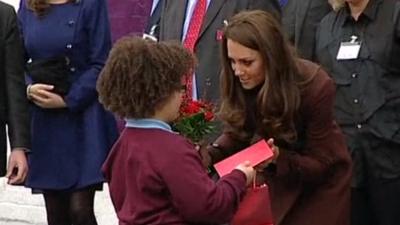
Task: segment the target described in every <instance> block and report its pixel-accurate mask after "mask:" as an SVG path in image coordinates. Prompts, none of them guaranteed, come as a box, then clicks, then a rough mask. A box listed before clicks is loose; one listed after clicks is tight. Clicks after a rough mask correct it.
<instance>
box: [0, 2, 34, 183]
mask: <svg viewBox="0 0 400 225" xmlns="http://www.w3.org/2000/svg"><path fill="white" fill-rule="evenodd" d="M23 65H24V64H23V50H22V42H21V39H20V34H19V31H18V27H17V17H16V14H15V11H14V8H13V7H12V6H10V5H7V4H5V3H3V2H0V176H4V174H5V168H6V152H7V145H6V142H7V137H6V125H7V126H8V135H9V138H10V144H11V148H16V147H22V148H29V147H30V133H29V131H30V121H29V111H28V110H29V109H28V100H27V98H26V94H25V80H24V69H23Z"/></svg>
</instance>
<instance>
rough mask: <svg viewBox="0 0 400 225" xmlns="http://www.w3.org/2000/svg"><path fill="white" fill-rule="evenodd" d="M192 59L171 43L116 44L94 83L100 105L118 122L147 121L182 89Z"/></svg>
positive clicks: (139, 41)
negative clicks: (124, 119) (119, 119)
mask: <svg viewBox="0 0 400 225" xmlns="http://www.w3.org/2000/svg"><path fill="white" fill-rule="evenodd" d="M194 63H195V59H194V56H193V55H192V54H191V53H190V52H189V51H187V50H186V49H185V48H183V47H182V46H181V44H179V43H176V42H175V43H173V42H160V43H157V42H153V41H149V40H143V39H141V38H138V37H125V38H122V39H120V40H119V41H117V43H116V44H115V45H114V47H113V49H112V50H111V52H110V55H109V57H108V59H107V62H106V65H105V67H104V68H103V70H102V72H101V73H100V77H99V79H98V81H97V90H98V92H99V99H100V102H101V103H103V105H104V106H105V107H106V108H107V109H108V110H110V111H112V112H114V113H115V114H117V115H118V116H120V117H122V118H148V117H151V116H153V115H154V113H155V110H156V109H157V108H158V107H162V106H163V103H165V101H166V100H167V99H168V98H169V97H171V95H172V94H173V92H174V91H177V90H180V89H181V88H182V81H183V77H184V76H185V75H186V74H189V73H190V71H191V70H192V69H193V67H194Z"/></svg>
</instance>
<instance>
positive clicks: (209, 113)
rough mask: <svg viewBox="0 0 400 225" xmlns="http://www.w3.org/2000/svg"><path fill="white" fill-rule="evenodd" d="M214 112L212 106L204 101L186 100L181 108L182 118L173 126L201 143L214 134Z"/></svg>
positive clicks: (192, 139) (182, 133)
mask: <svg viewBox="0 0 400 225" xmlns="http://www.w3.org/2000/svg"><path fill="white" fill-rule="evenodd" d="M213 120H214V112H213V107H212V105H211V104H209V103H206V102H203V101H194V100H191V99H185V100H184V101H183V103H182V105H181V108H180V117H179V118H178V119H177V120H176V121H175V123H174V124H173V129H174V130H175V131H176V132H178V133H180V134H181V135H183V136H185V137H186V138H188V139H190V140H191V141H192V142H193V143H200V142H201V141H202V140H204V138H205V137H206V136H207V135H210V134H212V133H214V131H215V129H216V127H215V124H214V121H213Z"/></svg>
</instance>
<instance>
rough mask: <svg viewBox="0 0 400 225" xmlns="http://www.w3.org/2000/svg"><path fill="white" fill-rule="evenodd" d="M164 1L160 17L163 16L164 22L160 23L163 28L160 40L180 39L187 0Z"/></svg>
mask: <svg viewBox="0 0 400 225" xmlns="http://www.w3.org/2000/svg"><path fill="white" fill-rule="evenodd" d="M164 3H165V5H164V8H163V10H162V13H161V18H165V22H164V23H162V25H161V26H163V28H162V31H161V33H160V37H161V39H162V40H166V39H168V40H171V39H174V40H181V39H182V33H183V24H184V22H185V15H186V6H187V0H165V2H164ZM164 15H168V17H164Z"/></svg>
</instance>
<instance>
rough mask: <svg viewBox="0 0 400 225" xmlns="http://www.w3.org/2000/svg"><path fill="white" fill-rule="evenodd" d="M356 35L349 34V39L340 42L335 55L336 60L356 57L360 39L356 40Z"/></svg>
mask: <svg viewBox="0 0 400 225" xmlns="http://www.w3.org/2000/svg"><path fill="white" fill-rule="evenodd" d="M357 39H358V37H357V36H355V35H353V36H351V41H349V42H342V43H340V48H339V51H338V54H337V56H336V59H337V60H351V59H358V55H359V54H360V50H361V41H357Z"/></svg>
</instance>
